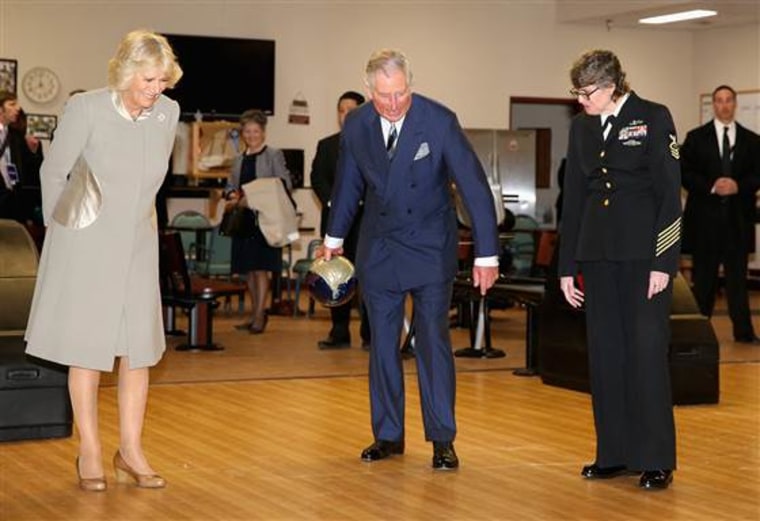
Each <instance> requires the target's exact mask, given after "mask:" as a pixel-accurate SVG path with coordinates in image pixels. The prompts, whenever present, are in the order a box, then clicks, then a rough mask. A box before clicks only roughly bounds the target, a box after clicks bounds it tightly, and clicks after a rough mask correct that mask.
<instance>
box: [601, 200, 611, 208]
mask: <svg viewBox="0 0 760 521" xmlns="http://www.w3.org/2000/svg"><path fill="white" fill-rule="evenodd" d="M602 204H603V205H604V206H609V205H610V200H609V199H605V200H604V202H603V203H602Z"/></svg>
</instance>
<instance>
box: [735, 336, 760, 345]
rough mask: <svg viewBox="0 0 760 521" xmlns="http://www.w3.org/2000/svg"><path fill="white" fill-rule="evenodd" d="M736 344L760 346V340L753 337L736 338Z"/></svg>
mask: <svg viewBox="0 0 760 521" xmlns="http://www.w3.org/2000/svg"><path fill="white" fill-rule="evenodd" d="M735 340H736V342H738V343H740V344H752V345H755V346H756V345H760V338H758V337H756V336H755V335H752V336H740V337H737V338H736V339H735Z"/></svg>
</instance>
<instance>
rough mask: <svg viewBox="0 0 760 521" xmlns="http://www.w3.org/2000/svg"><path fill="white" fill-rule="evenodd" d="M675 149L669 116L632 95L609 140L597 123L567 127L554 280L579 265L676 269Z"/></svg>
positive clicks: (581, 120)
mask: <svg viewBox="0 0 760 521" xmlns="http://www.w3.org/2000/svg"><path fill="white" fill-rule="evenodd" d="M680 190H681V172H680V166H679V148H678V142H677V140H676V132H675V127H674V125H673V120H672V118H671V116H670V112H669V111H668V109H667V108H666V107H664V106H663V105H659V104H657V103H652V102H651V101H647V100H643V99H641V98H639V97H638V96H636V94H635V93H633V92H631V94H630V96H629V97H628V100H627V101H626V102H625V104H624V105H623V106H622V108H621V110H620V114H619V115H618V117H617V118H616V120H615V122H614V124H613V127H612V129H611V130H610V133H609V135H608V138H607V140H604V138H603V136H602V125H601V118H600V117H599V116H589V115H586V114H585V113H581V114H579V115H578V116H576V117H575V118H574V120H573V122H572V126H571V128H570V144H569V146H568V153H567V167H566V172H565V186H564V190H563V193H564V210H563V216H562V226H561V234H562V235H561V241H560V257H559V275H560V276H572V275H575V274H576V273H578V271H579V270H578V265H577V263H578V262H583V261H631V260H647V259H650V260H651V262H652V268H651V270H652V271H661V272H664V273H668V274H670V275H674V274H675V273H676V272H677V271H678V264H679V255H680V232H681V198H680Z"/></svg>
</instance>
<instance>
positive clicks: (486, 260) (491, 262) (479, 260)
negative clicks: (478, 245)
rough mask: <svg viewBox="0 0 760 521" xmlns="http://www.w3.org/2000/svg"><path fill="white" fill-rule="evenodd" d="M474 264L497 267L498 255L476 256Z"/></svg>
mask: <svg viewBox="0 0 760 521" xmlns="http://www.w3.org/2000/svg"><path fill="white" fill-rule="evenodd" d="M475 266H479V267H483V268H494V267H497V268H498V267H499V256H498V255H493V256H491V257H476V258H475Z"/></svg>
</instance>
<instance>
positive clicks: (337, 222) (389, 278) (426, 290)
mask: <svg viewBox="0 0 760 521" xmlns="http://www.w3.org/2000/svg"><path fill="white" fill-rule="evenodd" d="M411 79H412V74H411V70H410V68H409V62H408V60H407V58H406V56H405V55H404V54H403V53H402V52H400V51H397V50H390V49H383V50H380V51H377V52H375V53H374V54H373V55H372V56H371V57H370V59H369V62H368V63H367V67H366V85H367V92H368V94H369V97H370V99H371V100H372V103H368V104H366V105H363V106H361V107H359V108H358V109H356V110H355V111H353V112H352V113H351V114H350V115H349V117H348V118H347V119H346V123H345V126H344V127H343V132H342V135H341V152H340V159H339V161H338V176H337V179H336V182H335V188H334V189H333V195H332V198H331V201H332V208H331V212H330V221H329V224H328V227H327V235H326V236H325V243H324V246H323V248H322V249H321V251H320V252H319V254H320V255H324V256H325V257H326V258H329V257H330V256H331V255H334V254H336V253H339V252H340V251H341V245H342V238H344V237H346V236H347V235H348V233H349V230H350V228H351V223H352V221H353V219H354V216H355V215H356V212H357V210H358V208H359V202H360V201H361V200H362V198H364V201H365V204H364V218H363V220H362V226H361V232H360V233H359V246H358V251H357V259H356V263H357V275H358V278H359V282H360V284H361V287H362V290H363V296H364V302H365V304H366V306H367V309H368V313H369V318H370V326H371V328H372V349H371V352H370V367H369V380H370V403H371V409H372V431H373V434H374V438H375V441H374V443H373V444H372V445H370V446H369V447H367V448H366V449H365V450H364V451H363V452H362V456H361V457H362V459H363V460H365V461H376V460H381V459H384V458H387V457H388V456H391V455H393V454H402V453H403V452H404V375H403V367H402V362H401V353H400V352H399V343H400V334H401V329H402V325H403V320H404V301H405V298H406V296H407V294H411V296H412V300H413V304H414V316H415V319H414V320H415V333H416V338H415V340H416V342H415V353H416V358H417V373H418V380H419V386H420V399H421V402H422V415H423V422H424V427H425V438H426V440H427V441H431V442H433V468H434V469H454V468H456V467H458V465H459V460H458V458H457V455H456V452H455V451H454V445H453V441H454V437H455V436H456V423H455V420H454V395H455V392H454V389H455V373H454V360H453V356H452V353H451V339H450V336H449V307H450V302H451V291H452V285H453V280H454V276H455V275H456V271H457V220H456V212H455V209H454V205H453V203H452V200H451V193H450V190H449V184H450V181H451V180H453V181H454V182H455V183H456V185H457V187H458V190H459V192H460V194H461V195H462V198H463V200H464V203H465V206H466V207H467V211H468V212H469V215H471V216H472V222H473V236H474V237H475V257H476V259H475V266H474V268H473V280H474V284H475V286H477V287H479V288H480V291H481V293H483V294H485V292H486V291H487V290H488V288H490V287H491V286H492V285H493V283H494V282H495V280H496V277H497V275H498V257H497V255H498V252H499V250H498V238H497V231H496V216H495V212H494V209H493V195H492V194H491V190H490V188H489V186H488V182H487V180H486V176H485V173H484V172H483V169H482V167H481V165H480V161H479V160H478V158H477V156H476V155H475V153H474V152H473V150H472V147H471V146H470V144H469V143H468V141H467V138H466V137H465V135H464V133H463V132H462V129H461V127H460V126H459V122H458V121H457V118H456V115H455V114H454V113H453V112H451V111H450V110H449V109H447V108H446V107H444V106H443V105H440V104H439V103H437V102H435V101H433V100H431V99H429V98H426V97H424V96H421V95H418V94H413V93H412V86H411Z"/></svg>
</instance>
